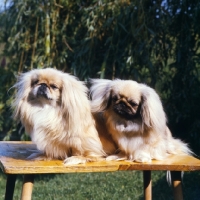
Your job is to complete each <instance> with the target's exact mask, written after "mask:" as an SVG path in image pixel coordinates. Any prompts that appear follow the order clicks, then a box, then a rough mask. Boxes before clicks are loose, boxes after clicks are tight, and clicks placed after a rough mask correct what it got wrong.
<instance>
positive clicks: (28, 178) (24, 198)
mask: <svg viewBox="0 0 200 200" xmlns="http://www.w3.org/2000/svg"><path fill="white" fill-rule="evenodd" d="M33 182H34V174H25V175H24V181H23V187H22V193H21V200H31V196H32V190H33Z"/></svg>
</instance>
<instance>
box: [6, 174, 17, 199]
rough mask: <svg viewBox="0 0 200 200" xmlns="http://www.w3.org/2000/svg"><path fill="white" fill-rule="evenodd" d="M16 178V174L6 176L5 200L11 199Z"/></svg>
mask: <svg viewBox="0 0 200 200" xmlns="http://www.w3.org/2000/svg"><path fill="white" fill-rule="evenodd" d="M16 178H17V175H16V174H8V175H7V182H6V192H5V200H12V199H13V194H14V189H15V181H16Z"/></svg>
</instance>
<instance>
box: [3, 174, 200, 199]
mask: <svg viewBox="0 0 200 200" xmlns="http://www.w3.org/2000/svg"><path fill="white" fill-rule="evenodd" d="M22 179H23V177H22V176H19V177H18V178H17V181H16V186H15V193H14V200H18V199H20V194H21V186H22ZM152 181H153V188H152V193H153V199H156V200H171V199H173V192H172V189H171V187H170V186H169V185H168V184H167V182H166V177H165V172H160V171H155V172H152ZM5 185H6V176H5V175H4V174H3V173H0V188H1V189H0V199H3V198H4V192H5V190H4V188H5ZM183 192H184V200H199V199H200V172H186V173H185V174H184V178H183ZM32 199H33V200H66V199H67V200H111V199H113V200H121V199H122V200H132V199H134V200H142V199H143V178H142V172H140V171H127V172H111V173H79V174H77V173H74V174H55V175H43V176H42V175H37V176H36V177H35V183H34V188H33V198H32Z"/></svg>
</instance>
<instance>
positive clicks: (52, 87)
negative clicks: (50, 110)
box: [28, 70, 62, 104]
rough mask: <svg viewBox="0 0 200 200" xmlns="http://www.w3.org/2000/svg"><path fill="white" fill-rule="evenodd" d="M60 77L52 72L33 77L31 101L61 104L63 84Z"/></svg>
mask: <svg viewBox="0 0 200 200" xmlns="http://www.w3.org/2000/svg"><path fill="white" fill-rule="evenodd" d="M61 80H62V79H61V78H60V77H59V75H56V74H55V73H52V71H51V70H46V71H44V73H43V71H40V73H35V74H33V75H32V77H31V85H30V87H31V91H30V93H29V97H28V98H29V101H39V102H44V103H48V104H55V103H57V104H58V103H60V98H61V92H62V82H61Z"/></svg>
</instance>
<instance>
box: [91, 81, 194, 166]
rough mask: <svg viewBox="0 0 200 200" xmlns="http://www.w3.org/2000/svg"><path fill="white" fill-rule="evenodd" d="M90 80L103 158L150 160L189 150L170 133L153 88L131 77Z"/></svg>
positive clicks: (187, 152) (188, 152) (184, 152)
mask: <svg viewBox="0 0 200 200" xmlns="http://www.w3.org/2000/svg"><path fill="white" fill-rule="evenodd" d="M91 84H92V86H91V89H90V92H91V99H92V102H91V106H92V112H93V115H94V117H95V119H96V126H97V129H98V132H99V136H100V139H101V141H102V144H103V147H104V150H105V151H106V153H107V154H109V155H110V156H108V157H107V160H131V161H137V162H151V160H152V159H155V160H162V159H164V158H166V157H167V156H168V155H170V154H191V153H192V152H191V150H190V149H189V148H188V146H187V145H186V144H185V143H184V142H182V141H181V140H179V139H175V138H173V137H172V134H171V132H170V130H169V128H168V127H167V125H166V121H167V120H166V115H165V112H164V109H163V106H162V103H161V100H160V98H159V96H158V94H157V93H156V92H155V90H154V89H152V88H150V87H148V86H147V85H145V84H140V83H137V82H136V81H131V80H113V81H111V80H103V79H93V80H91ZM116 152H117V153H116Z"/></svg>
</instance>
